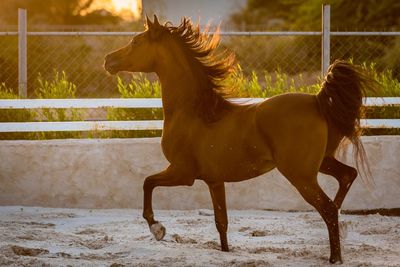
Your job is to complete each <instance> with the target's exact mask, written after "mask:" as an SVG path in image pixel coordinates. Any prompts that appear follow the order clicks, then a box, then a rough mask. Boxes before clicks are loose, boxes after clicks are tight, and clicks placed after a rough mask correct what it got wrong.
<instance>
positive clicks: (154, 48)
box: [104, 15, 165, 74]
mask: <svg viewBox="0 0 400 267" xmlns="http://www.w3.org/2000/svg"><path fill="white" fill-rule="evenodd" d="M146 20H147V30H145V31H144V32H142V33H140V34H138V35H136V36H135V37H134V38H133V39H132V41H130V42H129V43H128V44H127V45H126V46H124V47H122V48H120V49H118V50H116V51H114V52H111V53H110V54H108V55H106V57H105V62H104V68H105V69H106V70H107V71H108V72H109V73H110V74H116V73H117V72H119V71H130V72H155V71H156V62H157V59H159V56H160V55H159V54H160V51H159V49H158V48H159V42H158V39H159V37H160V35H161V33H162V31H165V28H164V27H163V26H161V25H160V23H159V22H158V19H157V16H156V15H154V22H151V21H150V20H149V18H148V17H147V18H146Z"/></svg>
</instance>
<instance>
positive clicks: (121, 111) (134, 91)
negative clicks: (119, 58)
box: [101, 74, 163, 138]
mask: <svg viewBox="0 0 400 267" xmlns="http://www.w3.org/2000/svg"><path fill="white" fill-rule="evenodd" d="M117 81H118V82H117V85H118V92H119V93H120V95H121V97H122V98H154V97H161V84H160V83H159V82H158V81H149V80H148V79H147V78H146V77H145V76H143V75H142V74H139V75H136V76H133V77H132V79H131V80H130V81H129V82H128V83H124V82H123V80H122V79H121V78H120V77H119V76H117ZM107 119H108V120H111V121H116V120H162V119H163V111H162V109H160V108H140V109H129V108H109V109H107ZM155 136H161V131H158V130H145V131H108V132H104V133H103V134H102V135H101V137H119V138H134V137H155Z"/></svg>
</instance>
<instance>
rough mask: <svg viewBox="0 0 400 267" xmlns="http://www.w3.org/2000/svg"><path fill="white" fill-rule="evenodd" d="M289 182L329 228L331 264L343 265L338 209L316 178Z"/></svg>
mask: <svg viewBox="0 0 400 267" xmlns="http://www.w3.org/2000/svg"><path fill="white" fill-rule="evenodd" d="M299 178H301V177H299ZM289 180H290V181H291V182H292V184H293V185H294V186H295V187H296V188H297V190H298V191H299V192H300V194H301V195H302V196H303V198H304V199H305V200H306V201H307V202H308V203H309V204H311V205H312V206H313V207H314V208H315V209H316V210H317V211H318V212H319V214H320V215H321V217H322V218H323V220H324V221H325V223H326V225H327V227H328V232H329V243H330V248H331V255H330V258H329V262H330V263H342V256H341V251H340V238H339V218H338V216H339V215H338V212H339V211H338V208H337V207H336V205H335V204H334V203H333V201H332V200H331V199H330V198H329V197H328V196H327V195H326V194H325V192H324V191H323V190H322V189H321V187H320V186H319V184H318V182H317V177H316V176H315V177H313V179H312V180H311V181H310V180H309V178H308V179H307V178H306V179H296V180H292V179H289ZM307 180H308V183H307ZM297 181H300V182H297Z"/></svg>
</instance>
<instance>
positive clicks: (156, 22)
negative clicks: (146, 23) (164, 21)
mask: <svg viewBox="0 0 400 267" xmlns="http://www.w3.org/2000/svg"><path fill="white" fill-rule="evenodd" d="M153 23H154V25H155V26H161V25H160V22H158V18H157V16H156V14H154V22H153Z"/></svg>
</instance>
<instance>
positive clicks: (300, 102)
mask: <svg viewBox="0 0 400 267" xmlns="http://www.w3.org/2000/svg"><path fill="white" fill-rule="evenodd" d="M256 124H257V127H258V129H259V131H260V132H261V134H262V135H263V136H264V137H265V139H266V142H268V143H269V146H270V147H271V149H272V153H273V157H274V160H275V161H276V164H277V167H278V169H279V170H280V171H281V172H283V173H284V174H285V175H286V174H288V175H291V173H296V175H304V176H307V175H312V174H313V173H317V172H318V169H319V166H320V164H321V161H322V159H323V157H324V155H325V152H326V147H327V142H328V124H327V122H326V120H325V118H324V117H323V115H322V114H321V113H320V112H319V110H318V103H317V99H316V97H315V95H309V94H284V95H279V96H276V97H273V98H270V99H268V100H266V101H264V102H262V103H260V104H259V105H258V108H257V115H256Z"/></svg>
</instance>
